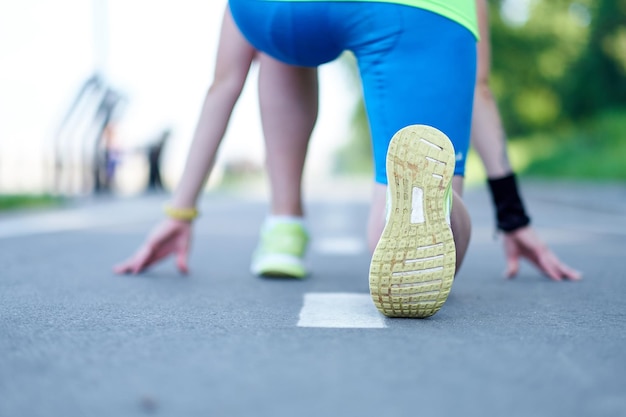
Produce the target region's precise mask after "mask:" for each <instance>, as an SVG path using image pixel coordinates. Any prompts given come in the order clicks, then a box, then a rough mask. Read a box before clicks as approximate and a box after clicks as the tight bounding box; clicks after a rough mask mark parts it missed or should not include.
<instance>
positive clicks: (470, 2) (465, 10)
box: [273, 0, 478, 39]
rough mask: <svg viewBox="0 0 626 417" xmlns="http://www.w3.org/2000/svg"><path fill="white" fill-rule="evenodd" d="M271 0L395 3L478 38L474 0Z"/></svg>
mask: <svg viewBox="0 0 626 417" xmlns="http://www.w3.org/2000/svg"><path fill="white" fill-rule="evenodd" d="M273 1H361V2H367V1H369V2H376V3H396V4H403V5H405V6H413V7H419V8H421V9H425V10H430V11H431V12H435V13H437V14H440V15H442V16H445V17H447V18H448V19H452V20H454V21H455V22H457V23H459V24H461V25H463V26H465V27H466V28H467V29H469V30H470V31H471V32H472V33H473V34H474V36H476V39H478V23H477V19H476V2H475V0H273Z"/></svg>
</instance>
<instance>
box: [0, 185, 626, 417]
mask: <svg viewBox="0 0 626 417" xmlns="http://www.w3.org/2000/svg"><path fill="white" fill-rule="evenodd" d="M524 192H525V195H526V199H527V204H528V205H529V208H530V212H531V214H532V216H533V222H534V224H535V226H536V227H537V229H538V231H539V233H540V235H541V236H542V237H543V238H544V240H546V241H547V242H548V243H549V244H550V246H551V247H552V248H553V250H554V251H555V252H556V253H557V254H558V255H559V256H560V257H561V258H562V259H564V260H565V261H567V262H568V263H570V264H571V265H573V266H574V267H577V268H579V269H581V270H582V271H583V272H584V274H585V277H584V280H583V281H582V282H578V283H555V282H552V281H550V280H548V279H546V278H544V277H542V276H541V275H540V274H538V273H537V272H536V271H535V270H534V269H532V268H531V267H528V266H527V265H524V266H523V268H522V270H521V272H520V275H519V276H518V277H517V278H516V279H515V280H505V279H503V278H502V271H503V270H504V258H503V256H502V249H501V247H500V242H499V241H498V240H497V239H495V238H494V232H493V222H492V212H491V209H490V208H489V207H490V206H489V203H488V201H487V196H486V194H485V191H484V189H477V190H470V191H468V193H467V197H468V198H467V201H468V203H469V206H470V209H471V213H472V218H473V220H474V235H473V238H472V242H471V246H470V251H469V253H468V257H467V259H466V262H465V264H464V265H463V268H462V270H461V273H460V274H459V276H458V277H457V280H456V282H455V284H454V287H453V289H452V293H451V296H450V298H449V300H448V302H447V303H446V304H445V306H444V307H443V309H442V310H441V311H440V312H439V313H437V314H436V315H435V316H433V317H432V318H429V319H425V320H411V319H386V318H383V317H382V316H380V315H378V314H377V312H376V311H375V310H372V309H373V307H371V306H370V305H369V303H367V293H368V287H367V270H368V265H369V258H368V253H367V251H366V249H365V245H364V236H365V219H366V214H367V202H366V199H365V198H363V196H360V197H359V196H357V197H355V198H348V197H346V196H345V195H344V196H343V197H344V198H340V199H334V198H331V199H318V198H312V199H311V200H310V201H309V202H308V212H309V226H310V229H311V232H312V236H313V240H312V245H311V250H310V253H309V257H308V261H309V264H310V267H311V271H312V273H311V275H310V276H309V277H308V278H307V279H305V280H303V281H285V280H268V279H259V278H256V277H253V276H252V275H251V274H250V273H249V272H248V267H249V258H250V254H251V252H252V250H253V248H254V245H255V242H256V236H257V232H258V226H259V224H260V222H261V221H262V219H263V217H264V215H265V212H266V205H265V204H264V202H263V201H259V200H256V199H249V198H247V199H244V198H242V197H240V196H235V195H209V196H207V197H206V198H205V199H204V200H203V203H202V213H203V214H202V217H200V219H199V221H198V224H197V227H196V234H195V240H194V247H193V255H192V258H191V271H192V273H191V275H190V276H187V277H182V276H179V275H178V274H177V273H176V271H175V269H174V266H173V263H172V262H165V263H164V264H162V265H159V266H158V267H156V268H154V269H152V270H151V271H149V272H148V273H146V274H143V275H141V276H116V275H114V274H113V273H112V272H111V266H112V264H113V263H115V262H117V261H119V260H121V259H123V258H124V257H126V256H127V255H129V254H130V253H131V252H132V251H133V250H134V249H135V248H136V247H137V245H138V244H139V243H140V242H141V241H142V240H143V238H144V237H145V235H146V234H147V232H148V231H149V229H150V228H151V227H152V225H154V224H155V222H156V221H157V219H159V218H160V216H161V214H160V205H161V202H162V200H163V199H164V197H159V196H152V197H146V198H134V199H126V200H111V201H97V202H90V203H83V204H79V205H77V206H75V207H71V208H68V209H65V210H61V211H55V212H52V213H31V214H28V215H10V216H9V215H5V216H4V217H0V416H2V417H5V416H6V417H9V416H11V417H13V416H14V417H29V416H33V417H34V416H42V417H43V416H46V417H49V416H62V417H73V416H77V417H78V416H80V417H87V416H144V415H157V416H212V417H216V416H228V417H234V416H272V417H280V416H289V417H292V416H429V417H432V416H465V417H471V416H508V417H514V416H535V417H541V416H568V417H573V416H585V417H587V416H625V415H626V349H625V348H624V347H625V346H626V301H625V297H624V295H626V276H625V275H626V274H625V273H624V268H623V263H624V259H625V258H626V186H624V185H612V186H595V185H592V184H587V185H586V184H575V183H572V184H567V183H559V184H539V183H533V184H526V185H525V186H524ZM357 194H358V193H357ZM329 312H330V313H329ZM329 316H330V317H329Z"/></svg>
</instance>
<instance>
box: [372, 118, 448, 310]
mask: <svg viewBox="0 0 626 417" xmlns="http://www.w3.org/2000/svg"><path fill="white" fill-rule="evenodd" d="M454 164H455V154H454V149H453V147H452V144H451V143H450V140H449V139H448V138H447V137H446V136H445V134H443V133H442V132H440V131H439V130H437V129H435V128H433V127H430V126H424V125H413V126H408V127H405V128H404V129H401V130H400V131H399V132H398V133H396V134H395V135H394V137H393V138H392V140H391V143H390V145H389V151H388V154H387V177H388V181H389V185H388V186H389V191H390V197H391V202H390V203H391V204H390V206H389V208H388V209H389V211H390V212H389V214H388V221H387V223H386V225H385V228H384V230H383V232H382V235H381V238H380V241H379V242H378V245H377V246H376V249H375V250H374V254H373V255H372V261H371V264H370V275H369V284H370V294H371V296H372V300H373V301H374V304H375V305H376V308H378V310H379V311H380V312H381V313H383V314H384V315H386V316H388V317H415V318H425V317H429V316H432V315H433V314H435V313H436V312H437V311H439V309H440V308H441V307H442V306H443V304H444V303H445V301H446V299H447V298H448V294H449V293H450V289H451V287H452V282H453V281H454V272H455V266H456V249H455V246H454V240H453V236H452V231H451V229H450V226H449V225H448V222H447V218H446V209H445V193H446V188H447V187H448V184H449V183H450V181H452V176H453V174H454ZM416 189H418V190H420V192H415V190H416ZM416 196H418V197H419V198H420V199H421V200H422V201H418V202H416V201H413V200H414V198H417V197H416ZM416 207H418V209H417V210H418V211H419V210H421V211H420V212H419V213H418V214H419V215H416V214H415V211H416ZM416 219H418V221H416Z"/></svg>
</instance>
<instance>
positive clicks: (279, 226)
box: [250, 222, 309, 278]
mask: <svg viewBox="0 0 626 417" xmlns="http://www.w3.org/2000/svg"><path fill="white" fill-rule="evenodd" d="M308 243H309V234H308V233H307V231H306V229H305V228H304V227H303V226H302V225H301V224H299V223H292V222H284V223H282V222H277V223H275V224H273V225H271V226H269V227H268V226H263V228H262V229H261V237H260V241H259V243H258V245H257V248H256V250H255V251H254V255H253V257H252V265H251V267H250V270H251V271H252V273H253V274H255V275H258V276H264V277H287V278H304V277H305V276H306V274H307V271H306V268H305V266H304V256H305V254H306V249H307V245H308Z"/></svg>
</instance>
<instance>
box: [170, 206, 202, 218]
mask: <svg viewBox="0 0 626 417" xmlns="http://www.w3.org/2000/svg"><path fill="white" fill-rule="evenodd" d="M163 211H165V214H166V215H167V216H168V217H170V218H172V219H174V220H182V221H186V222H190V221H192V220H193V219H195V218H196V217H198V210H197V209H195V208H176V207H172V206H169V205H167V206H165V207H164V208H163Z"/></svg>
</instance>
